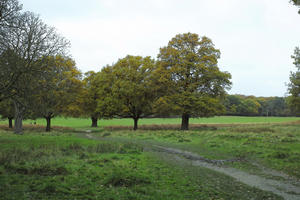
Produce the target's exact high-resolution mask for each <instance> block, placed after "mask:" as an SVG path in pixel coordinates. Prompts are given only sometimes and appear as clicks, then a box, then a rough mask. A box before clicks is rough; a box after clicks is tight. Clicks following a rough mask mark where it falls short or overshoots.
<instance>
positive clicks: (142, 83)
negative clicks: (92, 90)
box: [98, 55, 156, 130]
mask: <svg viewBox="0 0 300 200" xmlns="http://www.w3.org/2000/svg"><path fill="white" fill-rule="evenodd" d="M154 69H155V61H154V60H153V59H151V58H150V57H141V56H130V55H128V56H126V57H125V58H123V59H120V60H118V62H117V63H116V64H114V65H113V66H111V67H110V66H107V67H106V68H104V69H103V70H102V71H101V73H100V74H99V78H98V80H99V89H98V91H99V96H100V99H99V101H98V110H99V112H100V113H101V112H102V114H101V115H102V116H105V115H108V116H109V115H111V116H118V117H125V118H132V119H133V120H134V127H133V129H134V130H137V129H138V120H139V119H140V118H143V117H146V116H148V115H150V114H152V105H153V102H154V100H155V98H156V94H155V92H154V89H155V88H154V87H152V86H153V83H152V78H153V77H152V72H153V70H154Z"/></svg>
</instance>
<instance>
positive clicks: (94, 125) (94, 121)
mask: <svg viewBox="0 0 300 200" xmlns="http://www.w3.org/2000/svg"><path fill="white" fill-rule="evenodd" d="M91 119H92V127H98V118H97V117H91Z"/></svg>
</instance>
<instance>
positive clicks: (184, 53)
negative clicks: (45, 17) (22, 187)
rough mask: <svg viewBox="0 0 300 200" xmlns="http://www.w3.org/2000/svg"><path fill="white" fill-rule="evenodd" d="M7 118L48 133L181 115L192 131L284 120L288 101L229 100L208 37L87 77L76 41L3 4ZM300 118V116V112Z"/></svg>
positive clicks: (184, 40) (294, 88)
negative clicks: (224, 122) (41, 124)
mask: <svg viewBox="0 0 300 200" xmlns="http://www.w3.org/2000/svg"><path fill="white" fill-rule="evenodd" d="M0 11H1V12H0V80H1V81H0V115H1V116H2V117H3V118H7V119H8V120H9V125H10V127H12V120H13V119H14V122H15V123H14V131H15V133H18V134H21V133H22V132H23V127H22V121H23V119H36V118H44V119H45V120H46V122H47V127H46V131H50V130H51V119H52V118H54V117H56V116H73V117H89V118H91V120H92V126H95V127H96V126H97V121H98V120H99V119H107V118H116V117H117V118H132V119H133V124H134V126H133V129H134V130H136V129H138V120H139V119H140V118H144V117H153V116H164V117H167V116H180V117H181V119H182V122H181V129H182V130H188V128H189V119H190V118H191V117H212V116H215V115H223V114H224V113H225V114H228V115H245V116H251V115H260V116H285V115H287V114H288V112H287V109H286V104H285V100H284V99H283V98H280V97H275V98H272V97H270V98H260V97H252V96H250V97H246V96H242V95H226V94H227V91H228V90H229V89H230V88H231V81H230V79H231V75H230V73H228V72H222V71H220V69H219V67H218V59H219V58H220V55H221V53H220V50H219V49H217V48H215V46H214V44H213V42H212V40H211V39H209V38H208V37H205V36H202V37H200V36H199V35H198V34H195V33H184V34H178V35H176V36H175V37H173V38H172V39H171V40H170V41H169V42H168V44H167V45H165V46H163V47H162V48H160V49H159V54H158V55H157V59H153V58H151V57H149V56H146V57H141V56H132V55H128V56H126V57H124V58H121V59H119V60H118V61H117V62H116V63H114V64H112V65H107V66H105V67H103V68H102V69H101V70H99V71H98V72H93V71H91V72H87V73H85V74H84V75H83V74H82V73H81V72H80V71H79V70H78V69H77V68H76V64H75V61H74V60H73V59H72V58H71V57H70V55H69V54H68V49H69V46H70V43H69V41H68V40H66V39H65V38H64V37H62V36H60V35H58V34H57V33H56V31H55V29H54V28H53V27H50V26H48V25H46V24H45V23H44V22H43V21H42V20H41V19H40V18H39V16H38V15H36V14H34V13H31V12H23V11H22V6H21V5H20V4H19V2H18V1H17V0H4V1H1V3H0ZM293 59H295V65H296V67H297V68H298V71H297V72H295V73H291V76H290V80H291V83H290V84H289V89H288V90H289V93H290V94H291V97H290V98H288V100H287V102H288V105H289V106H290V107H293V108H297V109H294V110H295V111H298V110H300V109H298V108H300V106H299V105H300V104H299V102H300V101H299V98H300V96H299V93H300V91H299V88H300V87H299V79H300V72H299V70H300V51H299V49H298V48H296V50H295V55H294V56H293ZM298 113H299V112H298Z"/></svg>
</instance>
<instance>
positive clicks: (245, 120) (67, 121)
mask: <svg viewBox="0 0 300 200" xmlns="http://www.w3.org/2000/svg"><path fill="white" fill-rule="evenodd" d="M298 120H300V118H299V117H240V116H220V117H212V118H192V119H190V123H191V124H240V123H242V124H249V123H284V122H292V121H298ZM33 122H36V123H37V124H38V125H43V126H44V125H45V124H46V120H45V119H37V120H35V121H34V120H25V121H24V124H30V123H33ZM51 123H52V126H67V127H73V128H82V127H89V126H90V125H91V120H90V119H84V118H63V117H56V118H54V119H52V121H51ZM180 123H181V119H180V118H147V119H140V120H139V125H152V124H156V125H159V124H180ZM0 124H7V121H0ZM98 124H99V126H104V127H105V126H132V125H133V120H132V119H110V120H100V121H99V122H98Z"/></svg>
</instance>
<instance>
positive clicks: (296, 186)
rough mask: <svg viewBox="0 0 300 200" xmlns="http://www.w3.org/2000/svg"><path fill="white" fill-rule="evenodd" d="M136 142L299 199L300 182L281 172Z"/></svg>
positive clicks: (287, 198)
mask: <svg viewBox="0 0 300 200" xmlns="http://www.w3.org/2000/svg"><path fill="white" fill-rule="evenodd" d="M84 137H86V138H89V139H95V140H103V139H104V138H99V137H95V136H93V135H91V134H89V133H85V134H84ZM104 140H106V139H104ZM108 140H110V139H108ZM137 143H140V144H142V145H143V147H144V151H147V152H155V154H156V155H157V156H160V154H161V155H162V157H163V156H164V157H165V156H166V155H167V157H168V159H173V160H176V162H181V163H189V164H190V165H192V166H198V167H204V168H208V169H210V170H214V171H216V172H219V173H223V174H225V175H227V176H230V177H233V178H234V179H236V180H237V181H239V182H242V183H244V184H246V185H249V186H251V187H256V188H259V189H261V190H265V191H269V192H272V193H274V194H276V195H278V196H281V197H283V198H284V199H286V200H300V182H299V181H298V180H296V179H294V178H292V177H289V176H287V175H285V174H283V173H281V172H278V171H275V170H269V169H266V168H264V167H262V166H257V167H260V168H261V172H260V174H259V175H257V174H250V173H248V172H245V171H241V170H239V169H236V168H232V167H228V166H225V165H224V164H225V163H227V162H241V161H243V160H240V159H238V158H236V159H229V160H210V159H207V158H205V157H202V156H200V155H198V154H195V153H193V152H189V151H184V150H181V149H177V148H170V147H166V146H162V145H156V144H149V143H146V142H137ZM163 154H164V155H163Z"/></svg>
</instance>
